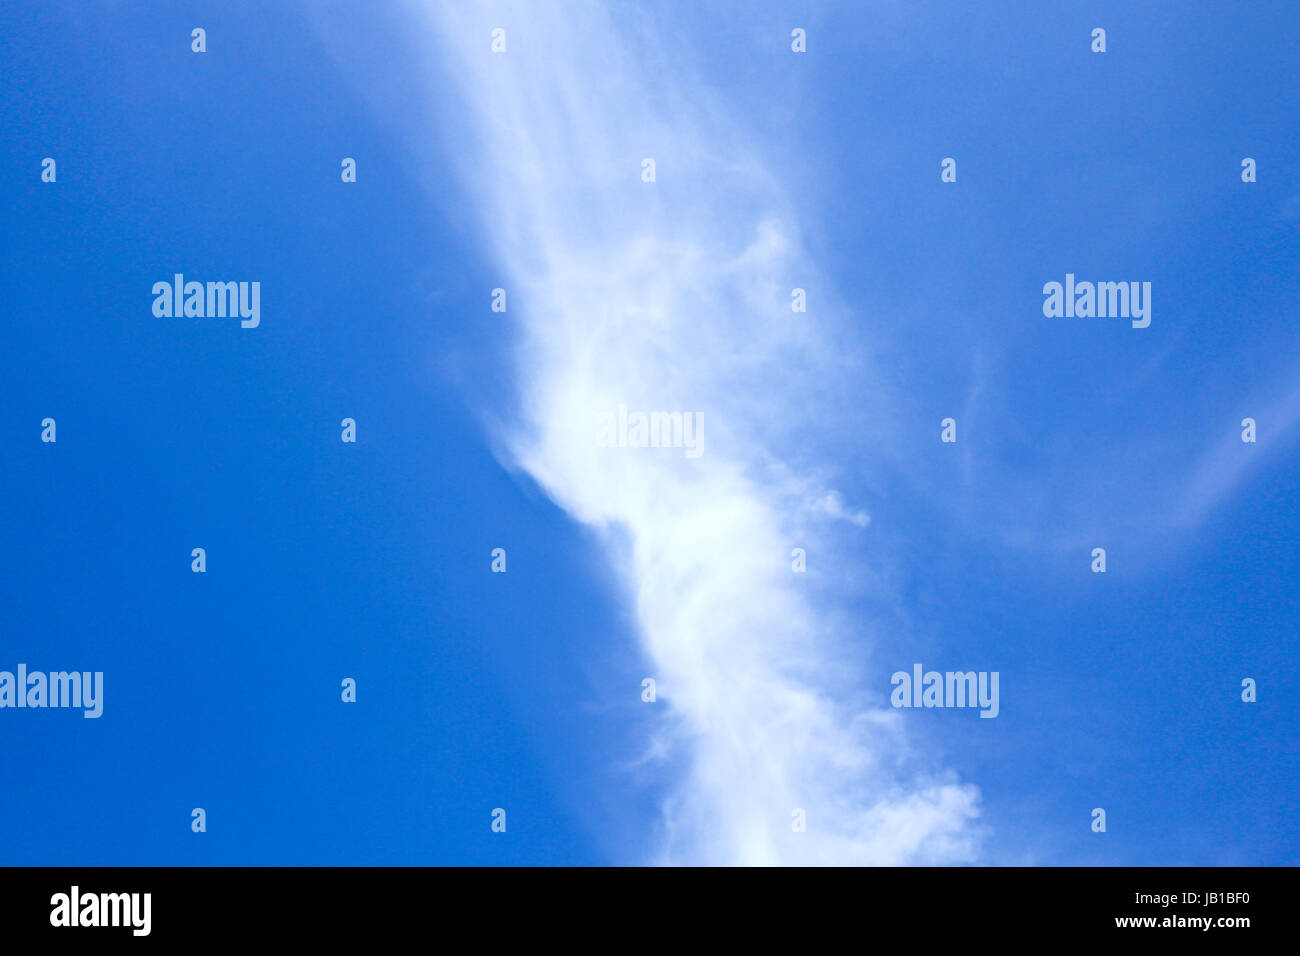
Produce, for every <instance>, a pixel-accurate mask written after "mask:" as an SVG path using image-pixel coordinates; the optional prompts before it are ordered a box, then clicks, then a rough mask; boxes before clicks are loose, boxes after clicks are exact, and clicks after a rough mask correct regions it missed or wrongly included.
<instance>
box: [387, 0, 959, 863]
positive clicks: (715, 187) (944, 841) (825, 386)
mask: <svg viewBox="0 0 1300 956" xmlns="http://www.w3.org/2000/svg"><path fill="white" fill-rule="evenodd" d="M411 10H412V13H413V20H414V22H416V23H418V24H420V25H421V28H427V31H428V35H429V36H436V37H438V38H439V39H438V45H437V48H436V49H437V52H438V55H439V56H440V57H443V58H445V62H444V67H445V76H446V77H448V78H454V82H455V85H456V91H455V92H456V96H457V97H458V99H459V102H461V103H463V104H464V112H463V114H462V115H464V116H465V117H467V118H466V119H465V120H464V121H463V123H462V122H459V121H458V122H455V123H449V124H448V125H447V126H446V127H445V128H444V134H445V135H453V134H454V135H455V136H456V137H457V151H456V155H457V157H458V159H459V161H460V163H461V176H462V183H461V185H462V186H463V187H464V188H465V190H467V191H468V192H469V193H470V194H471V196H472V197H473V199H474V206H475V208H476V210H477V211H478V215H479V216H480V222H479V226H480V229H481V233H482V235H483V237H484V238H485V241H487V242H488V243H489V244H490V246H491V248H492V255H493V257H494V258H495V259H496V260H497V261H498V262H499V263H500V265H501V267H502V268H503V270H504V271H505V272H506V274H507V275H508V276H509V279H508V282H507V283H506V284H507V286H508V290H509V303H510V304H509V310H510V312H509V314H510V316H511V317H512V318H513V319H514V321H515V323H516V324H517V329H518V335H519V342H518V348H517V353H516V355H517V359H516V372H517V376H518V379H519V381H518V385H519V396H520V407H519V409H518V415H517V418H516V419H515V421H514V422H513V423H512V424H510V425H509V426H507V427H506V430H505V434H504V436H503V443H504V445H505V447H506V448H508V449H509V454H510V456H511V457H512V460H513V463H514V464H517V465H519V466H521V467H523V468H524V469H525V470H526V471H527V472H528V473H529V474H531V475H532V476H533V477H534V478H535V479H536V481H537V482H538V483H539V484H540V485H541V486H542V487H543V488H544V489H545V490H546V491H547V493H548V494H549V495H550V496H551V497H552V498H553V499H554V500H555V501H556V502H558V503H559V504H560V505H561V506H562V507H563V508H565V509H566V510H567V511H568V512H569V513H570V514H572V515H573V516H574V517H575V518H576V519H577V520H579V521H582V522H584V523H587V524H589V525H592V526H594V527H597V528H600V529H603V530H605V531H607V532H608V537H607V540H608V544H609V548H610V553H611V554H613V555H615V557H616V559H617V560H618V561H619V562H620V571H621V572H622V574H623V579H624V580H625V582H626V585H627V590H628V597H629V600H630V601H631V602H632V604H633V606H634V608H635V618H636V621H637V624H638V627H639V630H640V632H641V634H642V636H643V639H644V644H645V650H646V652H647V653H648V656H649V658H650V659H651V660H652V661H653V664H654V667H655V674H654V676H655V677H656V679H657V681H658V686H659V691H660V706H664V707H666V709H667V713H668V714H669V715H670V716H669V717H668V718H667V719H668V720H669V721H670V722H671V734H670V739H671V742H672V747H674V748H676V749H677V750H679V751H683V750H684V751H685V753H686V754H687V755H688V759H687V760H686V761H685V764H686V766H687V767H688V770H687V771H686V776H685V777H684V779H681V780H680V781H678V782H677V783H676V785H675V786H673V787H672V788H671V792H672V796H671V797H670V798H669V799H668V800H666V802H665V804H664V807H663V814H664V816H663V834H664V840H663V842H662V844H661V845H660V846H659V847H658V848H657V850H656V851H655V852H654V858H655V859H656V860H657V861H662V862H685V863H704V862H710V863H741V864H768V863H882V864H883V863H907V862H950V861H958V860H967V859H971V858H972V857H973V855H974V853H975V849H976V841H975V835H974V830H973V823H972V822H973V820H974V818H975V817H976V814H977V809H976V801H977V794H976V792H975V791H974V789H973V788H971V787H969V786H961V785H958V784H956V783H954V782H953V781H952V780H951V779H950V778H948V777H946V776H941V777H938V778H936V777H933V776H925V777H921V776H917V775H916V772H915V770H914V768H912V767H911V764H910V759H909V757H910V755H909V753H908V750H907V745H906V742H905V740H904V737H903V735H902V733H901V728H900V726H899V720H898V715H897V713H896V712H893V711H890V710H888V709H887V708H884V707H883V706H882V705H883V703H884V693H883V692H882V691H881V689H880V688H882V687H883V686H884V680H885V679H884V677H883V675H877V678H876V679H873V680H872V681H870V682H869V683H868V682H867V681H866V680H865V678H864V676H863V675H862V674H860V673H855V671H854V668H853V667H852V666H850V665H849V664H848V663H847V662H848V661H852V660H861V659H862V658H863V656H864V653H866V651H864V650H863V648H862V647H861V644H862V642H864V641H867V640H869V634H867V633H866V629H865V627H864V626H863V625H862V624H861V623H859V624H850V623H847V622H846V621H845V620H843V619H842V612H841V611H840V610H839V609H838V608H837V607H836V605H835V604H834V603H833V602H832V601H830V600H829V595H828V594H827V593H822V592H820V591H818V590H817V584H816V577H817V576H816V575H815V574H807V575H799V574H795V573H793V571H792V569H791V563H790V562H791V557H790V556H791V552H792V549H793V548H794V547H803V548H805V549H806V550H807V551H808V552H809V553H810V554H812V555H814V556H815V557H814V559H813V564H814V569H815V566H816V563H817V561H818V560H819V559H820V557H821V556H822V555H826V554H829V553H830V552H831V549H832V546H833V544H834V543H835V542H836V541H837V540H838V539H839V538H840V537H841V536H842V535H844V534H860V533H861V530H860V529H861V528H863V527H864V526H865V525H866V523H867V515H866V514H865V513H864V512H862V511H861V510H860V509H858V508H856V507H854V506H852V505H850V504H846V503H845V502H844V501H843V499H842V497H841V496H840V494H839V493H838V492H837V491H836V490H835V489H834V488H833V487H831V486H830V485H829V484H828V483H827V476H832V475H833V474H834V472H835V463H834V461H831V460H825V457H824V456H823V455H821V454H819V452H818V449H819V448H820V447H822V445H823V439H825V438H826V437H827V436H828V435H830V434H832V433H833V432H834V431H835V430H836V428H840V427H842V426H843V418H844V414H845V412H844V404H843V403H844V399H845V397H846V396H852V397H853V400H854V403H855V404H856V405H858V407H867V408H869V409H870V410H871V414H872V417H878V418H886V417H887V414H886V413H887V409H886V408H884V407H883V405H884V404H885V403H887V401H888V398H887V396H886V395H885V393H884V391H883V390H878V389H874V388H873V387H872V386H871V384H870V383H871V382H872V381H873V375H872V370H871V367H870V361H869V359H868V358H866V357H865V356H866V354H867V353H866V352H865V351H864V349H865V343H864V342H862V341H860V340H855V338H854V334H853V332H852V331H851V329H850V328H849V326H848V325H847V324H846V323H844V322H843V316H842V310H841V309H837V307H836V305H835V303H834V302H832V301H828V299H829V297H828V296H827V295H826V294H825V293H821V294H820V295H819V298H818V300H817V304H816V319H815V320H812V319H811V317H810V316H808V315H806V314H798V313H792V311H791V308H790V297H791V289H792V287H794V286H805V285H807V286H811V285H812V284H813V279H814V277H815V272H816V270H815V268H814V266H813V264H812V263H811V262H810V261H809V260H808V258H807V257H806V255H805V253H804V252H803V249H802V246H801V242H800V237H799V231H798V228H797V216H796V215H795V213H794V210H793V209H792V207H791V204H790V203H789V201H788V200H787V199H786V197H785V194H784V190H783V189H782V187H781V184H780V181H779V179H778V178H777V177H776V176H775V175H774V174H773V172H772V170H770V169H769V168H768V167H767V166H766V165H765V163H764V160H763V158H762V156H761V154H760V153H759V151H758V150H756V149H754V148H753V147H752V145H751V144H749V143H748V142H747V141H746V133H745V130H744V129H743V128H742V127H741V126H739V125H738V124H736V123H735V122H733V121H732V120H731V119H730V118H729V114H728V111H727V110H726V109H725V106H724V104H721V103H718V102H715V101H714V100H713V97H712V95H711V94H710V92H709V91H708V90H707V88H705V87H703V86H702V85H699V84H694V83H692V81H691V79H690V78H689V76H688V67H687V65H686V64H685V63H684V62H683V56H682V53H681V50H680V49H679V48H678V47H676V46H669V47H661V46H660V45H659V43H658V40H657V37H659V36H661V35H664V34H662V33H661V32H660V30H662V25H661V26H660V27H658V28H656V27H654V26H652V25H651V22H650V20H649V19H647V18H642V17H641V16H640V15H639V14H637V13H636V12H635V11H633V10H632V9H631V8H628V7H623V6H620V7H619V8H618V11H617V13H616V14H611V12H610V11H609V9H607V8H606V7H605V6H603V5H597V4H586V3H563V4H561V3H556V4H527V5H519V4H491V3H487V4H473V5H459V4H432V3H413V4H412V6H411ZM614 16H617V18H618V20H617V22H616V21H615V19H613V17H614ZM498 27H500V28H503V29H504V30H505V31H506V33H505V37H506V44H507V48H506V52H505V53H497V54H494V53H492V52H490V50H489V35H490V32H491V30H492V29H494V28H498ZM668 35H669V36H670V38H671V34H668ZM427 93H428V95H429V96H437V97H440V98H444V101H445V97H446V91H445V90H443V89H429V90H428V91H427ZM449 112H452V113H456V112H457V111H455V110H451V111H449ZM646 157H650V158H653V159H654V160H655V162H656V164H657V181H656V182H655V183H653V184H650V183H643V182H642V181H641V176H640V173H641V170H642V166H641V162H642V160H643V159H644V158H646ZM817 288H819V289H824V288H825V284H824V283H820V284H818V286H817ZM620 404H623V405H626V406H628V407H629V408H633V409H646V410H669V411H682V412H691V413H696V414H698V415H699V416H700V418H699V421H700V422H701V423H702V437H703V445H704V454H702V455H701V456H699V457H698V458H688V457H686V456H684V455H682V454H681V453H680V452H676V453H674V451H672V450H670V449H652V448H609V447H600V446H599V445H598V444H597V441H596V426H595V423H596V420H597V417H598V416H599V415H600V414H601V413H602V412H609V411H611V410H613V409H615V408H617V407H618V406H619V405H620ZM873 404H874V406H875V407H873ZM855 529H856V530H855ZM810 579H811V580H810ZM867 686H870V687H871V691H870V692H866V691H864V688H865V687H867ZM796 808H799V809H803V810H804V811H805V812H806V814H807V820H808V824H807V831H806V832H794V831H793V829H792V825H791V823H792V812H793V811H794V810H795V809H796Z"/></svg>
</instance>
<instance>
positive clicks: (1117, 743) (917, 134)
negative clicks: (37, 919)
mask: <svg viewBox="0 0 1300 956" xmlns="http://www.w3.org/2000/svg"><path fill="white" fill-rule="evenodd" d="M694 6H695V5H689V9H688V5H676V4H674V5H670V6H669V8H668V9H659V10H653V11H649V12H647V11H641V12H638V11H636V10H634V8H633V7H632V5H622V4H620V5H617V6H613V7H609V8H599V7H591V8H588V9H586V10H584V11H583V13H582V14H581V15H579V14H576V13H574V12H573V8H572V5H570V6H567V7H564V8H562V9H564V10H566V11H568V12H565V13H562V14H561V13H556V12H555V10H552V11H550V15H549V16H548V15H547V14H546V12H545V11H542V12H537V10H536V8H535V7H533V6H532V5H519V4H500V5H495V4H481V5H477V6H473V7H468V6H463V5H455V6H442V5H437V4H432V3H410V4H397V3H394V4H380V5H378V7H372V6H367V7H366V8H365V11H362V10H361V9H360V8H354V9H348V5H342V4H302V5H297V4H287V5H284V6H283V7H279V6H276V7H273V8H269V9H268V8H267V7H266V6H265V5H262V4H253V3H222V4H201V3H196V4H142V5H136V4H90V5H86V6H85V7H82V6H78V7H75V8H74V7H72V6H62V5H58V4H36V3H17V4H9V5H6V6H5V8H4V10H3V11H2V12H0V48H2V49H3V54H4V60H5V62H6V63H7V64H8V66H7V67H6V69H5V70H4V71H2V73H0V106H2V113H3V116H4V117H5V122H4V124H3V125H4V135H3V136H0V195H2V196H3V202H4V210H5V217H6V221H7V222H8V224H9V231H8V232H9V236H10V243H9V249H8V255H7V256H6V257H5V266H4V271H5V281H4V287H5V289H6V291H7V293H8V295H9V298H10V303H9V305H10V308H9V314H10V316H11V321H10V322H8V323H6V324H5V335H6V337H7V342H6V346H7V347H6V348H5V349H4V354H5V356H6V359H5V362H4V368H3V381H4V386H3V388H4V390H5V397H6V403H5V404H6V408H7V410H8V413H7V415H6V421H7V423H8V425H7V431H8V434H7V435H6V436H5V443H4V444H5V448H6V449H7V452H8V453H7V455H6V456H5V459H4V468H3V469H0V482H3V485H2V486H0V491H2V492H3V494H2V495H0V500H2V501H3V502H4V521H5V527H6V528H7V529H8V534H7V540H8V543H9V547H8V548H7V549H6V552H7V554H8V558H9V560H8V561H7V562H6V566H5V573H4V574H3V576H2V578H0V580H3V584H0V588H2V589H3V591H2V593H3V596H4V604H3V606H4V608H5V609H6V612H7V613H6V617H7V620H6V621H5V626H4V627H3V629H2V630H0V633H3V639H0V652H2V653H0V669H4V670H12V669H13V668H14V667H15V666H16V665H17V664H18V663H20V662H21V663H25V664H27V665H28V667H29V668H30V669H33V670H46V671H53V670H61V669H77V670H102V671H103V672H104V674H105V678H104V680H105V703H104V714H103V716H102V717H101V718H99V719H98V720H84V719H82V718H81V716H80V715H79V714H78V713H76V712H74V711H61V710H43V711H42V710H27V709H24V710H10V709H4V710H0V762H2V764H3V766H5V767H7V768H11V771H12V772H11V775H10V785H9V786H6V787H4V788H0V847H3V848H4V849H3V851H2V852H0V862H4V863H16V864H239V863H254V864H294V863H303V864H315V863H320V864H357V863H367V864H369V863H373V864H423V863H448V864H466V863H472V864H555V863H560V864H600V863H640V862H685V863H698V862H710V863H733V862H734V863H755V862H757V863H783V862H792V863H802V862H814V863H820V862H886V863H932V862H940V863H991V864H1005V863H1033V864H1049V865H1050V864H1069V863H1083V864H1096V865H1105V864H1139V865H1147V864H1151V865H1155V864H1189V865H1201V864H1210V865H1221V864H1282V863H1290V864H1294V863H1296V862H1297V851H1296V836H1297V825H1296V823H1295V822H1294V821H1295V819H1296V814H1297V810H1300V807H1297V799H1296V791H1297V781H1298V779H1300V768H1298V767H1297V744H1296V726H1297V721H1296V718H1297V706H1296V703H1295V701H1296V700H1297V699H1298V697H1297V686H1296V676H1295V663H1296V652H1295V635H1296V631H1297V626H1298V624H1300V608H1298V607H1297V602H1296V597H1295V586H1294V582H1295V581H1296V580H1298V579H1300V548H1297V541H1298V528H1300V509H1297V506H1296V502H1297V500H1300V495H1298V494H1297V470H1296V468H1295V463H1296V454H1297V448H1298V445H1297V432H1298V430H1300V387H1298V386H1297V385H1296V383H1297V381H1300V376H1297V371H1298V369H1300V348H1298V347H1297V346H1298V343H1300V338H1297V336H1296V334H1295V327H1296V326H1295V321H1294V320H1295V313H1296V305H1297V295H1298V294H1300V279H1297V275H1296V270H1295V268H1294V263H1295V255H1296V251H1297V242H1296V238H1297V230H1300V186H1297V185H1295V171H1296V170H1297V169H1300V149H1298V148H1297V140H1296V137H1295V136H1294V132H1293V130H1292V128H1291V123H1290V120H1291V118H1292V117H1294V116H1295V115H1296V114H1297V107H1300V103H1298V102H1297V100H1298V99H1300V91H1298V90H1297V89H1296V87H1295V84H1294V80H1293V75H1292V74H1293V72H1294V71H1293V69H1292V66H1293V62H1294V54H1293V51H1294V49H1295V44H1296V42H1297V39H1298V38H1297V32H1298V30H1300V12H1297V11H1296V10H1295V9H1294V7H1293V6H1292V5H1288V4H1284V3H1274V4H1268V3H1264V4H1258V5H1253V6H1252V7H1251V8H1249V9H1248V10H1243V9H1240V8H1237V7H1235V6H1230V5H1227V4H1210V3H1202V4H1177V5H1175V4H1172V3H1153V4H1146V5H1141V6H1140V7H1137V8H1134V7H1133V6H1132V5H1129V4H1109V3H1090V4H1087V5H1081V6H1079V7H1078V8H1077V9H1070V10H1068V11H1067V10H1060V9H1057V10H1051V9H1043V7H1042V5H1038V4H1029V3H1006V4H992V5H990V4H974V3H955V4H942V5H940V4H915V3H865V4H859V5H855V6H853V7H852V9H843V8H841V6H840V5H832V4H814V3H796V4H776V3H760V4H743V5H742V4H733V3H719V4H710V5H707V9H705V10H702V11H699V10H695V9H694ZM556 9H561V8H556ZM376 11H378V12H376ZM196 26H199V27H203V28H204V29H205V30H206V31H207V47H208V49H207V52H206V53H203V54H196V53H192V52H191V50H190V31H191V30H192V29H193V28H194V27H196ZM1098 26H1100V27H1104V28H1105V29H1106V31H1107V46H1108V49H1107V52H1106V53H1104V54H1094V53H1092V52H1091V51H1090V49H1089V45H1090V38H1089V35H1090V32H1091V30H1092V29H1093V28H1094V27H1098ZM495 27H500V28H502V29H504V30H505V31H506V36H507V38H508V47H507V50H506V52H504V53H501V54H494V53H492V52H491V49H490V44H491V30H492V29H493V28H495ZM795 27H802V28H804V29H806V30H807V35H808V50H807V52H806V53H802V54H796V53H793V52H792V51H791V49H790V31H791V29H793V28H795ZM47 156H48V157H53V158H55V159H56V161H57V164H58V165H57V181H56V182H54V183H44V182H42V181H41V176H40V170H41V160H42V159H43V158H44V157H47ZM345 156H348V157H355V158H356V160H357V168H358V176H357V182H356V183H347V184H345V183H343V182H341V181H340V176H339V167H340V161H341V159H342V158H343V157H345ZM1246 156H1249V157H1253V158H1255V159H1256V161H1257V162H1258V169H1259V173H1258V181H1257V182H1255V183H1250V184H1247V183H1243V182H1242V181H1241V179H1240V162H1241V159H1242V157H1246ZM644 157H654V158H655V160H656V163H657V178H656V181H655V182H654V183H645V182H643V181H642V180H641V169H642V167H641V162H642V159H643V158H644ZM944 157H954V158H956V160H957V169H958V179H957V182H956V183H941V182H940V178H939V163H940V160H941V159H943V158H944ZM175 272H183V273H185V274H186V275H187V276H188V277H191V278H195V279H199V280H222V281H225V280H256V281H259V282H260V283H261V289H262V300H261V311H262V319H261V324H260V325H259V327H258V328H256V329H241V328H240V327H239V324H238V322H231V321H229V320H223V319H194V318H179V319H178V318H158V317H155V316H154V315H153V313H152V311H151V304H152V296H151V295H150V291H149V290H150V288H151V287H152V285H153V283H154V282H156V281H159V280H169V279H170V277H171V276H172V275H173V273H175ZM1066 273H1074V274H1076V275H1077V276H1078V277H1079V278H1080V279H1081V280H1082V279H1092V280H1144V281H1150V282H1151V283H1152V286H1153V299H1152V302H1153V309H1152V322H1151V325H1150V327H1149V328H1146V329H1134V328H1131V327H1130V326H1129V323H1128V322H1127V321H1124V320H1119V319H1098V318H1070V319H1066V318H1047V317H1045V316H1044V315H1043V311H1042V302H1043V295H1042V292H1041V289H1042V286H1043V284H1044V283H1046V282H1049V281H1058V282H1059V281H1062V280H1063V278H1064V276H1065V274H1066ZM497 287H504V288H506V289H507V291H508V295H509V308H508V311H507V312H506V313H504V314H501V313H494V312H492V311H491V309H490V301H491V295H490V293H491V290H492V289H493V288H497ZM793 287H802V288H805V289H807V292H808V301H809V307H808V311H807V312H806V313H792V312H791V311H790V307H789V302H790V289H791V288H793ZM620 402H626V403H628V404H630V405H632V406H633V407H645V408H674V409H694V410H697V411H699V412H700V414H701V415H702V421H703V422H704V426H703V428H704V435H705V449H706V450H705V453H704V455H703V456H702V457H700V458H699V459H698V460H696V461H692V460H686V459H684V458H682V457H681V456H680V455H679V454H678V455H672V454H666V453H663V452H666V451H667V450H664V449H609V448H597V447H596V446H595V443H594V442H593V441H592V435H591V433H592V431H593V429H592V428H591V421H592V418H591V416H593V415H595V414H598V413H600V412H601V411H604V410H607V409H609V408H612V407H614V406H615V405H616V404H618V403H620ZM949 416H952V417H954V418H955V419H956V420H957V423H958V441H957V442H956V443H955V444H944V443H942V442H940V440H939V432H940V427H939V423H940V420H941V419H943V418H945V417H949ZM1247 416H1249V417H1253V418H1255V419H1256V421H1257V423H1258V441H1257V442H1256V443H1255V444H1245V443H1243V442H1241V441H1240V437H1239V436H1240V432H1241V428H1240V425H1239V423H1240V421H1241V419H1242V418H1244V417H1247ZM46 417H52V418H54V419H55V420H56V421H57V428H58V432H57V434H58V441H57V442H56V443H54V444H45V443H42V442H41V441H40V423H41V421H42V419H44V418H46ZM345 417H352V418H355V420H356V421H357V428H358V441H357V442H356V444H344V443H342V442H341V441H340V437H339V433H340V427H339V423H340V421H341V419H343V418H345ZM194 547H204V548H206V550H207V556H208V557H207V560H208V570H207V571H206V573H204V574H201V575H200V574H194V573H192V572H191V570H190V560H191V559H190V551H191V549H192V548H194ZM496 547H503V548H506V549H507V552H508V572H507V573H506V574H493V573H492V572H491V571H490V560H491V559H490V552H491V550H492V549H493V548H496ZM793 547H803V548H805V549H806V551H807V563H808V571H807V573H806V574H804V575H795V574H793V573H792V572H791V569H790V558H789V554H790V550H791V548H793ZM1094 547H1104V548H1105V549H1106V551H1107V564H1108V567H1107V572H1106V573H1105V574H1104V575H1102V574H1093V573H1091V571H1090V570H1089V563H1090V552H1091V550H1092V549H1093V548H1094ZM915 662H920V663H922V664H924V665H925V666H926V668H927V669H931V668H933V669H936V670H941V671H942V670H956V669H960V670H967V669H971V670H977V671H998V672H999V673H1000V675H1001V708H1000V713H999V716H998V717H997V718H996V719H994V720H981V719H978V718H977V716H976V714H975V713H974V712H972V711H970V710H959V709H933V710H925V709H915V710H894V709H892V708H890V707H889V703H888V697H889V691H890V682H889V679H890V675H891V674H892V673H893V672H895V671H897V670H910V669H911V666H912V665H913V663H915ZM647 676H653V677H655V678H656V679H657V680H658V682H659V687H660V694H659V699H658V700H657V701H655V702H654V703H645V702H643V701H642V700H641V681H642V679H643V678H644V677H647ZM344 677H353V678H355V679H356V680H357V683H358V700H357V702H356V703H354V704H345V703H343V702H342V701H341V700H340V693H339V683H340V681H341V679H342V678H344ZM1245 677H1252V678H1254V679H1255V680H1256V681H1257V682H1258V686H1259V699H1258V701H1257V702H1255V703H1250V704H1247V703H1243V702H1242V700H1241V699H1240V687H1241V680H1242V679H1243V678H1245ZM194 807H203V808H204V809H205V810H206V811H207V814H208V829H207V832H206V833H202V834H196V833H192V832H191V830H190V811H191V809H192V808H194ZM495 807H504V808H506V810H507V814H508V821H509V822H508V828H507V832H506V833H504V834H498V833H493V832H491V829H490V823H491V818H490V814H491V811H492V809H493V808H495ZM794 807H801V808H805V809H806V810H807V815H808V830H807V832H806V833H796V834H791V833H790V832H789V831H790V823H789V821H790V812H791V808H794ZM1094 807H1104V808H1105V809H1106V811H1107V818H1108V826H1107V832H1106V833H1104V834H1099V833H1094V832H1092V831H1091V829H1090V822H1091V818H1090V812H1091V811H1092V809H1093V808H1094ZM900 834H901V835H900Z"/></svg>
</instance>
